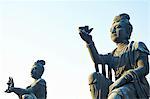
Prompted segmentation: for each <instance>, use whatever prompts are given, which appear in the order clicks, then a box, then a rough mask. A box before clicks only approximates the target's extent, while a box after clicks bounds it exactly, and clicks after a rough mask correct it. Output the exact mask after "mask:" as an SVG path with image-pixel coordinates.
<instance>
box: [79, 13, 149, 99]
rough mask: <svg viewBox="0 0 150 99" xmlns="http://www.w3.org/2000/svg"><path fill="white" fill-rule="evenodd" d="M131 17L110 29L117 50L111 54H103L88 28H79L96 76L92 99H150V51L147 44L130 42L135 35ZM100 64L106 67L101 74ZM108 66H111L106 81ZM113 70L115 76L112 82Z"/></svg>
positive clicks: (117, 20) (91, 81)
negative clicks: (98, 49) (148, 79)
mask: <svg viewBox="0 0 150 99" xmlns="http://www.w3.org/2000/svg"><path fill="white" fill-rule="evenodd" d="M129 20H130V16H129V15H128V14H126V13H122V14H119V15H118V16H116V17H115V18H114V20H113V23H112V26H111V28H110V33H111V39H112V41H113V42H114V43H116V45H117V47H116V48H115V49H114V50H113V51H112V52H110V53H108V54H99V53H98V51H97V49H96V46H95V43H94V41H93V39H92V35H91V34H90V32H91V31H92V28H91V29H89V27H88V26H85V27H79V34H80V37H81V38H82V39H83V41H85V42H86V44H87V47H88V49H89V52H90V55H91V57H92V60H93V62H94V63H95V69H96V72H94V73H92V74H91V75H90V76H89V85H90V91H91V95H92V99H149V97H150V93H149V92H150V87H149V84H148V81H147V79H146V77H145V76H146V75H148V73H149V61H148V60H149V59H148V55H150V51H149V50H148V48H147V47H146V45H145V44H144V43H143V42H134V41H132V42H131V43H130V42H129V39H130V36H131V34H132V29H133V27H132V25H131V23H130V21H129ZM98 64H101V65H102V73H99V69H98ZM105 65H107V66H108V76H109V77H108V78H106V72H105V68H104V67H105ZM111 69H113V70H114V72H115V75H114V76H115V81H114V82H113V81H112V73H111Z"/></svg>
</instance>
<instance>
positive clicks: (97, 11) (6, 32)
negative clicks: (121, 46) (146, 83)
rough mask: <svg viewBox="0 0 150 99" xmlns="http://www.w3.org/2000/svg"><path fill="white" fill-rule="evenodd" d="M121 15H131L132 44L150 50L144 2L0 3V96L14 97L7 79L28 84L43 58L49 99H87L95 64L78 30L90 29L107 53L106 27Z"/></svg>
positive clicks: (38, 0) (109, 44)
mask: <svg viewBox="0 0 150 99" xmlns="http://www.w3.org/2000/svg"><path fill="white" fill-rule="evenodd" d="M120 13H128V14H129V15H130V18H131V20H130V22H131V24H132V25H133V28H134V29H133V33H132V36H131V41H132V40H135V41H143V42H144V43H145V44H146V45H147V47H148V48H149V49H150V44H149V42H150V41H149V38H148V37H150V34H149V33H150V29H149V27H150V24H149V23H150V17H149V16H150V2H149V1H148V0H136V1H135V0H131V1H129V0H120V1H119V0H106V1H104V0H100V1H98V0H82V1H80V0H77V1H75V0H73V1H69V0H67V1H66V0H56V1H50V0H44V1H43V0H5V1H3V0H1V1H0V45H1V46H0V73H1V74H0V78H1V80H2V81H0V85H1V86H2V87H1V88H0V98H2V99H4V98H5V99H9V98H10V97H11V99H16V98H17V96H15V95H14V94H13V93H11V94H6V93H4V92H3V91H4V90H5V88H6V87H7V85H6V84H5V83H6V82H7V80H8V77H9V76H12V77H13V78H14V80H15V86H17V87H22V88H25V87H26V86H28V85H29V84H30V83H31V82H32V79H31V77H30V69H31V66H32V64H33V63H34V61H36V60H38V59H44V60H45V61H46V65H45V73H44V75H43V78H44V79H45V80H46V81H47V86H48V99H50V98H52V99H60V98H61V99H70V97H72V99H91V96H90V92H89V86H88V75H89V74H90V73H92V72H94V66H93V65H94V64H93V62H92V60H91V58H90V55H89V52H88V50H87V48H86V44H85V43H84V42H83V41H82V40H81V38H80V36H79V34H78V27H79V26H84V25H89V26H90V27H93V28H94V30H93V31H92V33H91V34H92V36H93V40H94V42H95V44H96V47H97V50H98V51H99V53H102V54H105V53H108V52H111V51H112V50H113V49H114V48H115V46H116V45H115V44H114V43H113V42H112V41H111V39H110V33H109V29H110V26H111V23H112V20H113V18H114V16H116V15H118V14H120ZM147 78H148V80H150V76H149V75H148V77H147ZM58 94H59V95H58Z"/></svg>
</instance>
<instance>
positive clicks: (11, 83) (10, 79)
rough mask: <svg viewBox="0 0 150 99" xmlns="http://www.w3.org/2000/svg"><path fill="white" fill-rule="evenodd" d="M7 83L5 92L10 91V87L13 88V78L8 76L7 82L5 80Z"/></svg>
mask: <svg viewBox="0 0 150 99" xmlns="http://www.w3.org/2000/svg"><path fill="white" fill-rule="evenodd" d="M7 85H8V88H7V89H6V91H5V92H7V93H10V92H12V89H13V87H14V80H13V78H12V77H9V80H8V82H7Z"/></svg>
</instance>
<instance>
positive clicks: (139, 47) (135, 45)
mask: <svg viewBox="0 0 150 99" xmlns="http://www.w3.org/2000/svg"><path fill="white" fill-rule="evenodd" d="M130 48H131V50H132V51H133V50H134V51H141V52H143V53H147V54H148V55H150V51H149V50H148V48H147V46H146V45H145V44H144V43H143V42H135V41H132V42H131V43H130Z"/></svg>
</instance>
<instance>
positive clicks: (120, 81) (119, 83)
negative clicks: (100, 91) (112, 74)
mask: <svg viewBox="0 0 150 99" xmlns="http://www.w3.org/2000/svg"><path fill="white" fill-rule="evenodd" d="M126 83H127V82H126V79H125V78H124V77H121V78H119V79H117V80H116V81H115V82H114V83H113V84H111V85H110V86H109V92H111V91H112V90H114V89H116V88H119V87H121V86H123V85H125V84H126Z"/></svg>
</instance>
